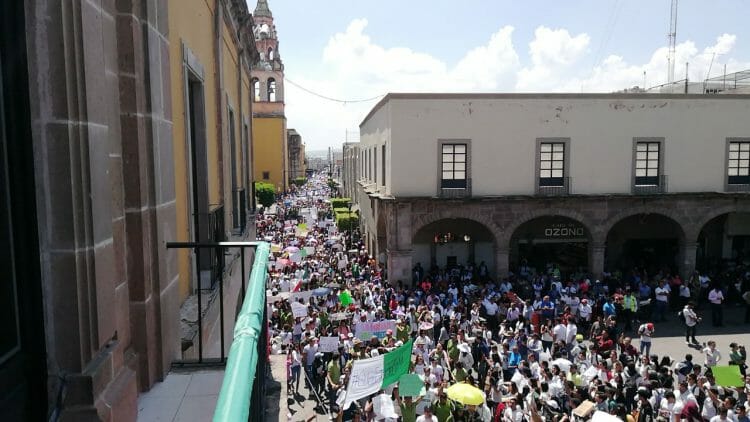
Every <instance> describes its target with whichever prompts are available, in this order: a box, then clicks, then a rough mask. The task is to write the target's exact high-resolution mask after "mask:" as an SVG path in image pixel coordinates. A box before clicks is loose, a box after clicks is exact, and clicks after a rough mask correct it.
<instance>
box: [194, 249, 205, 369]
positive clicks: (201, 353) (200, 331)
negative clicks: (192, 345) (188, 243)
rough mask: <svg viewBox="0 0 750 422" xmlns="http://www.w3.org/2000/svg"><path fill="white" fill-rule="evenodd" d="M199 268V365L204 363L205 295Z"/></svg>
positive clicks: (196, 251) (196, 253) (196, 250)
mask: <svg viewBox="0 0 750 422" xmlns="http://www.w3.org/2000/svg"><path fill="white" fill-rule="evenodd" d="M195 255H196V256H198V248H195ZM197 267H198V363H203V298H202V296H203V294H202V293H201V271H200V262H198V264H197Z"/></svg>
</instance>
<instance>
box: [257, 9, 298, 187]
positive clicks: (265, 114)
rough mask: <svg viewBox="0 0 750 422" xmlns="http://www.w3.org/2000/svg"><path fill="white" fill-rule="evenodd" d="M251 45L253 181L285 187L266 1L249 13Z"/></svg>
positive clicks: (280, 97)
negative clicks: (255, 58) (254, 51)
mask: <svg viewBox="0 0 750 422" xmlns="http://www.w3.org/2000/svg"><path fill="white" fill-rule="evenodd" d="M253 18H254V26H253V32H254V34H255V40H256V41H255V45H256V46H257V49H258V52H259V54H260V60H259V61H258V62H257V63H255V64H254V65H253V69H252V87H253V139H255V140H256V142H255V143H254V144H253V179H254V180H255V181H259V182H267V183H273V184H274V185H275V186H276V189H278V190H279V191H281V190H286V189H287V187H288V183H289V179H290V175H289V159H288V158H289V154H288V152H287V132H286V115H285V114H284V64H283V62H282V61H281V55H280V54H279V39H278V34H277V33H276V25H274V23H273V14H272V13H271V10H270V9H269V8H268V2H267V0H258V4H257V6H256V7H255V12H254V13H253Z"/></svg>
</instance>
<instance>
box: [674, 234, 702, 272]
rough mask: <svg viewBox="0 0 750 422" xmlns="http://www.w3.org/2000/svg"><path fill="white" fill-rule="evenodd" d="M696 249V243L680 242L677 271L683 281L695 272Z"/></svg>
mask: <svg viewBox="0 0 750 422" xmlns="http://www.w3.org/2000/svg"><path fill="white" fill-rule="evenodd" d="M697 249H698V243H696V242H686V241H684V240H683V241H681V242H680V262H679V264H678V265H679V270H680V276H681V277H682V278H683V279H687V278H688V277H690V275H691V274H692V273H693V271H695V255H696V252H697Z"/></svg>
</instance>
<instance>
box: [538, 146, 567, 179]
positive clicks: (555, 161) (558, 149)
mask: <svg viewBox="0 0 750 422" xmlns="http://www.w3.org/2000/svg"><path fill="white" fill-rule="evenodd" d="M564 177H565V143H563V142H542V143H541V144H539V186H564V184H565V179H564Z"/></svg>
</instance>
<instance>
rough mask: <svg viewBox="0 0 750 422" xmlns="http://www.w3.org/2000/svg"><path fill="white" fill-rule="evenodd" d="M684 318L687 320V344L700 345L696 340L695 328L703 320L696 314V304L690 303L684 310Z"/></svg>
mask: <svg viewBox="0 0 750 422" xmlns="http://www.w3.org/2000/svg"><path fill="white" fill-rule="evenodd" d="M682 317H683V318H684V319H685V344H688V345H689V344H690V342H691V341H692V342H693V344H698V340H697V339H696V338H695V328H696V326H697V325H698V322H700V320H701V318H700V317H699V316H698V314H696V313H695V304H694V303H693V302H688V303H687V305H685V307H684V308H682Z"/></svg>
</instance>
